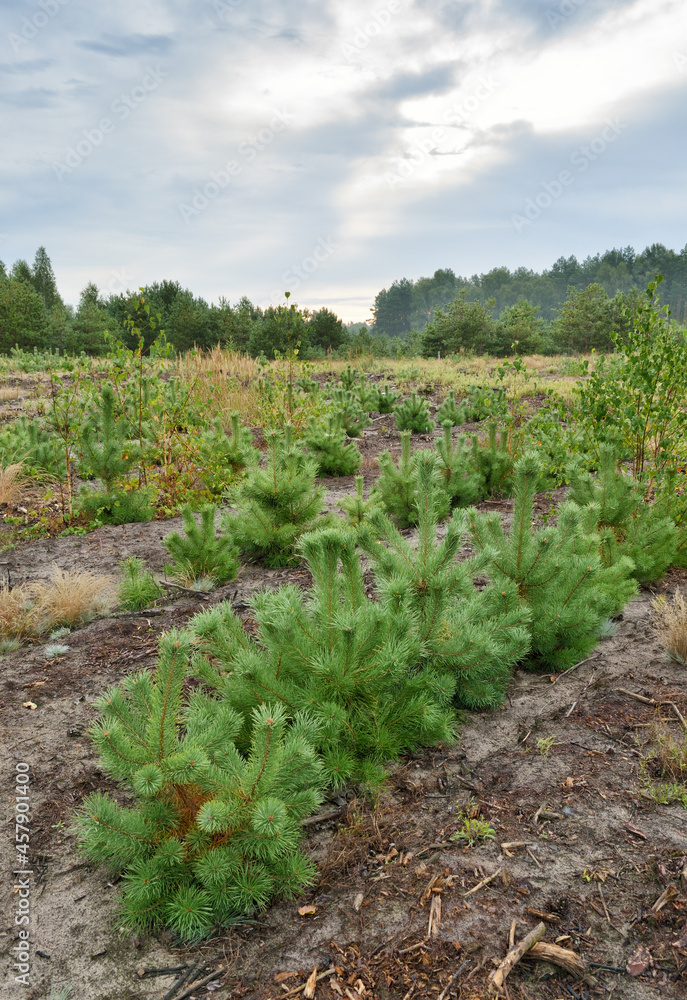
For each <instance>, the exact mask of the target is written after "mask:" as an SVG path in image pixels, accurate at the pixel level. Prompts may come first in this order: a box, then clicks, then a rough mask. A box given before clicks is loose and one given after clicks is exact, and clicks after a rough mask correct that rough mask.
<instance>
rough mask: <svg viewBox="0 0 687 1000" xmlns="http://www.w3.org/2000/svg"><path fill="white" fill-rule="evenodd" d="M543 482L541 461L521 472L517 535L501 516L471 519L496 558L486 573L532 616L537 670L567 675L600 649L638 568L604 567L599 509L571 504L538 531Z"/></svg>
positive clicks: (627, 564)
mask: <svg viewBox="0 0 687 1000" xmlns="http://www.w3.org/2000/svg"><path fill="white" fill-rule="evenodd" d="M540 475H541V466H540V465H539V462H538V461H537V458H536V456H534V455H531V454H528V455H525V456H523V458H521V459H520V460H519V461H518V462H517V463H516V466H515V504H514V509H513V521H512V527H511V529H510V532H509V533H508V534H506V532H505V531H504V529H503V526H502V524H501V519H500V518H499V517H498V516H496V515H485V514H482V515H480V514H477V512H475V511H474V510H473V511H471V512H470V516H469V524H470V532H471V534H472V538H473V542H474V544H475V546H476V548H477V551H478V552H487V551H492V555H491V557H490V561H489V565H488V568H487V572H488V574H489V575H490V577H491V579H492V580H493V582H494V583H495V584H496V587H497V588H498V589H500V590H502V591H503V593H504V594H505V595H506V596H509V594H510V592H511V588H515V591H516V594H517V597H518V598H519V600H520V601H521V602H522V603H524V604H525V605H526V606H527V607H528V608H529V609H530V610H531V615H532V617H531V624H530V629H531V637H532V652H531V656H530V657H529V658H528V660H527V661H526V665H527V666H529V667H530V668H533V669H542V668H543V669H547V670H564V669H566V668H567V667H569V666H571V665H572V664H574V663H577V662H578V661H579V660H582V659H584V658H585V657H586V656H588V655H589V654H590V653H591V651H592V650H593V649H594V647H595V645H596V643H597V641H598V639H599V636H600V634H601V631H602V629H603V627H604V624H605V622H606V621H607V619H608V618H610V617H611V616H612V615H614V614H617V613H618V611H619V610H620V609H621V608H622V607H624V605H625V604H626V603H627V601H628V600H629V599H630V598H631V597H632V596H633V595H634V594H635V593H636V589H637V585H636V583H635V581H634V580H633V579H632V578H631V573H632V570H633V569H634V564H633V563H632V561H631V560H630V559H628V558H627V557H622V558H620V559H618V561H617V562H614V563H613V565H611V566H605V565H604V564H603V562H602V560H601V557H600V555H599V547H600V537H599V535H598V534H597V523H598V510H597V508H596V507H594V506H590V507H587V508H585V509H584V510H581V509H580V508H578V507H577V506H575V505H574V504H567V505H564V506H563V507H561V508H559V510H558V520H557V524H556V525H555V527H552V526H549V527H545V528H542V529H539V530H537V529H535V528H534V527H533V515H534V496H535V491H536V489H537V484H538V481H539V476H540Z"/></svg>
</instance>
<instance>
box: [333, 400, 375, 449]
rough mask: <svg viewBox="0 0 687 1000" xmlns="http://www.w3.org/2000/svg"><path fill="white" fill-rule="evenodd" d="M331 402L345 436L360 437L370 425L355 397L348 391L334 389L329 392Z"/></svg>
mask: <svg viewBox="0 0 687 1000" xmlns="http://www.w3.org/2000/svg"><path fill="white" fill-rule="evenodd" d="M331 401H332V404H333V406H334V409H335V410H336V412H337V413H338V414H339V415H340V417H341V422H342V425H343V428H344V430H345V431H346V434H347V435H348V436H349V437H360V433H361V431H362V430H363V428H364V427H367V425H368V424H369V423H370V418H369V417H368V415H367V413H366V412H365V411H364V410H363V408H362V406H361V405H360V402H359V400H358V399H357V397H356V396H354V395H353V393H352V392H350V391H349V390H348V389H338V388H334V389H332V390H331Z"/></svg>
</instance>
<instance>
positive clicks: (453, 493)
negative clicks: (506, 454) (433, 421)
mask: <svg viewBox="0 0 687 1000" xmlns="http://www.w3.org/2000/svg"><path fill="white" fill-rule="evenodd" d="M442 428H443V435H442V437H441V438H440V439H439V440H438V441H437V443H436V450H437V455H438V466H437V468H438V475H439V481H440V483H441V485H442V487H443V489H444V490H445V492H446V494H447V496H448V498H449V500H450V502H451V506H452V507H464V506H467V505H468V504H471V503H475V502H476V501H477V500H479V499H480V497H481V496H482V491H483V487H484V480H483V478H482V475H481V474H480V473H479V472H478V471H477V469H476V467H475V457H474V451H473V447H472V445H471V444H468V442H467V439H466V437H465V435H464V434H461V435H460V436H459V438H458V440H457V441H456V443H455V445H454V444H453V435H452V426H451V422H450V421H448V420H446V421H445V422H444V423H443V424H442Z"/></svg>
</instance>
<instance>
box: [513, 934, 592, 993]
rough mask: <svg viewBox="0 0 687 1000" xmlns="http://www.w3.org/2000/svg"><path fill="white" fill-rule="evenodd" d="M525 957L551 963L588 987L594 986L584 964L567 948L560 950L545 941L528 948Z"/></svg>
mask: <svg viewBox="0 0 687 1000" xmlns="http://www.w3.org/2000/svg"><path fill="white" fill-rule="evenodd" d="M526 957H527V958H534V959H539V960H540V961H542V962H551V963H552V964H553V965H558V966H560V968H561V969H565V970H566V972H572V974H573V975H575V976H579V977H580V979H583V980H584V981H585V982H586V983H587V985H588V986H595V985H596V979H595V978H594V976H591V975H590V974H589V972H588V971H587V964H586V962H584V961H583V960H582V959H581V958H580V956H579V955H578V954H577V953H576V952H574V951H570V950H569V949H568V948H561V947H560V945H557V944H548V943H547V942H546V941H538V942H537V943H536V944H534V945H533V946H532V947H531V948H530V950H529V954H528V955H527V956H526Z"/></svg>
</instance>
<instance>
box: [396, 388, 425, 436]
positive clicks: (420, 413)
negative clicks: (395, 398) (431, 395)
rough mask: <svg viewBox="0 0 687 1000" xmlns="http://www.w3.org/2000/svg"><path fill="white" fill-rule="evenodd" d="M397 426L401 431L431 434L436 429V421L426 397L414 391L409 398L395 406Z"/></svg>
mask: <svg viewBox="0 0 687 1000" xmlns="http://www.w3.org/2000/svg"><path fill="white" fill-rule="evenodd" d="M394 412H395V414H396V426H397V427H398V429H399V431H410V432H411V434H429V432H430V431H432V430H434V421H433V420H432V418H431V417H430V415H429V408H428V407H427V403H426V402H425V401H424V399H420V397H419V396H418V395H417V393H415V392H414V393H413V394H412V396H410V398H409V399H405V400H404V401H403V402H402V403H400V404H399V405H398V406H396V407H395V408H394Z"/></svg>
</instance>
